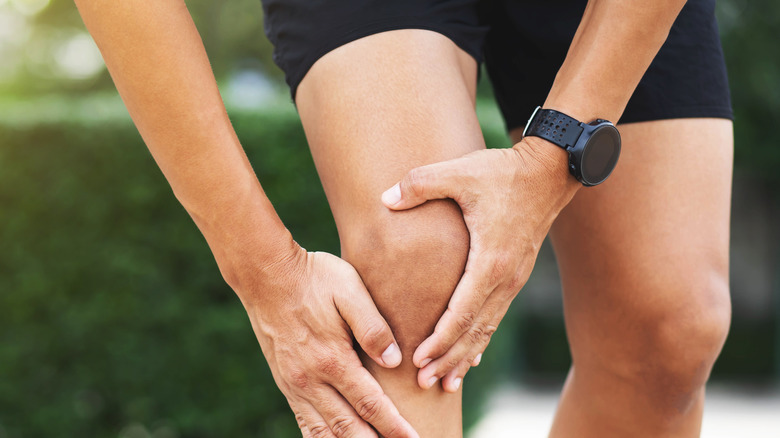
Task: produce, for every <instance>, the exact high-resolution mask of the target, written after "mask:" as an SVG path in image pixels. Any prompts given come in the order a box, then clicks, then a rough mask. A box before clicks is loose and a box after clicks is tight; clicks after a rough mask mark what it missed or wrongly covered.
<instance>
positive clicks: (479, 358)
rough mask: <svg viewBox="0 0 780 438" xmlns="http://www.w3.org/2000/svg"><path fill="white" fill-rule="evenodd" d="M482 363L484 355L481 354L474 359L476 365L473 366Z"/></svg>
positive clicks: (473, 364)
mask: <svg viewBox="0 0 780 438" xmlns="http://www.w3.org/2000/svg"><path fill="white" fill-rule="evenodd" d="M480 362H482V353H479V354H478V355H477V357H475V358H474V363H472V364H471V365H472V366H477V365H479V363H480Z"/></svg>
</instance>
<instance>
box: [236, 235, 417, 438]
mask: <svg viewBox="0 0 780 438" xmlns="http://www.w3.org/2000/svg"><path fill="white" fill-rule="evenodd" d="M299 249H300V248H299ZM269 274H270V275H269ZM255 277H263V278H266V279H270V282H268V281H266V282H265V284H263V285H262V286H260V285H257V287H245V286H242V287H240V288H239V289H241V290H237V292H238V294H239V296H240V297H241V300H242V302H243V303H244V306H245V308H246V310H247V313H248V314H249V318H250V320H251V322H252V327H253V329H254V331H255V334H256V336H257V339H258V341H259V342H260V346H261V347H262V349H263V354H264V355H265V358H266V360H267V361H268V364H269V366H270V368H271V372H272V373H273V376H274V380H275V381H276V384H277V385H278V386H279V389H281V391H282V393H284V395H285V397H287V401H288V402H289V403H290V407H291V408H292V410H293V411H294V412H295V418H296V420H297V421H298V426H299V427H300V428H301V432H302V433H303V436H304V437H305V438H308V437H312V438H314V437H346V436H349V437H376V436H377V433H376V432H374V430H373V429H372V428H371V426H373V427H374V428H375V429H376V431H377V432H378V433H379V434H381V435H382V436H385V437H397V438H409V437H418V435H417V433H416V432H415V431H414V429H413V428H412V427H411V426H410V425H409V423H407V422H406V420H404V419H403V418H402V417H401V415H400V414H399V413H398V410H397V409H396V407H395V406H394V405H393V402H392V401H390V399H389V398H388V397H387V395H385V393H384V392H383V391H382V388H381V387H380V386H379V384H378V383H377V382H376V380H374V378H373V376H372V375H371V374H369V372H368V370H366V369H365V368H364V367H363V365H362V363H361V362H360V359H359V358H358V355H357V353H356V352H355V350H354V348H353V344H352V336H353V335H354V337H355V338H356V339H357V341H358V343H359V344H360V346H361V347H363V350H364V351H365V352H366V353H367V354H368V355H369V356H370V357H371V358H372V359H373V360H374V361H376V362H377V363H378V364H379V365H381V366H384V367H387V368H393V367H396V366H398V365H399V364H400V363H401V350H400V349H399V348H398V345H397V343H396V341H395V339H394V337H393V333H392V332H391V331H390V327H388V325H387V323H386V322H385V320H384V318H382V316H381V315H380V314H379V311H378V310H377V308H376V306H375V305H374V302H373V300H372V299H371V297H370V295H369V293H368V291H367V290H366V288H365V286H364V285H363V282H362V281H361V279H360V276H359V275H358V274H357V272H356V271H355V270H354V268H352V266H351V265H350V264H349V263H347V262H345V261H343V260H341V259H340V258H338V257H335V256H332V255H330V254H326V253H316V252H315V253H307V252H306V251H304V250H303V249H300V251H298V253H297V254H295V255H293V256H291V257H288V258H287V259H285V260H284V261H282V262H279V263H276V264H275V265H274V266H273V267H271V268H266V269H264V270H262V273H261V274H259V275H256V276H255ZM243 283H245V282H242V284H243ZM250 291H251V292H250ZM369 424H370V425H371V426H369Z"/></svg>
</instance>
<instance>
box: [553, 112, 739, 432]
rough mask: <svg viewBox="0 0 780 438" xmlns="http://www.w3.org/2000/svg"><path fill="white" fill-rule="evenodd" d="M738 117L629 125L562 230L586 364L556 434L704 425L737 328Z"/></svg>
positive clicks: (579, 353)
mask: <svg viewBox="0 0 780 438" xmlns="http://www.w3.org/2000/svg"><path fill="white" fill-rule="evenodd" d="M731 129H732V127H731V122H730V121H728V120H725V119H676V120H663V121H654V122H643V123H633V124H626V125H622V126H620V131H621V134H622V137H623V143H624V148H623V156H622V157H621V158H620V162H619V163H618V167H617V168H616V170H615V172H614V173H613V175H612V176H611V177H610V179H609V180H608V181H607V182H605V183H604V184H603V185H601V186H599V187H595V188H592V189H591V188H585V189H583V190H581V191H580V192H579V193H578V194H577V195H576V196H575V198H574V200H573V201H572V203H571V204H570V205H569V206H568V207H567V208H566V209H565V210H564V211H563V212H562V213H561V215H560V216H559V218H558V220H557V221H556V223H555V225H554V226H553V229H552V232H551V237H552V242H553V246H554V248H555V253H556V256H557V259H558V264H559V267H560V271H561V276H562V280H563V291H564V314H565V320H566V329H567V333H568V337H569V343H570V347H571V352H572V357H573V366H572V369H571V372H570V374H569V377H568V379H567V382H566V385H565V387H564V390H563V394H562V398H561V401H560V405H559V408H558V412H557V415H556V417H555V421H554V425H553V428H552V431H551V436H552V437H613V436H614V437H625V436H632V437H645V436H646V437H697V436H699V432H700V428H701V418H702V407H703V403H704V387H705V383H706V381H707V379H708V377H709V374H710V371H711V369H712V366H713V363H714V362H715V359H716V358H717V356H718V354H719V353H720V350H721V348H722V346H723V343H724V341H725V338H726V334H727V332H728V327H729V323H730V314H731V308H730V300H729V288H728V247H729V211H730V200H731V168H732V161H733V160H732V155H733V152H732V150H733V142H732V131H731Z"/></svg>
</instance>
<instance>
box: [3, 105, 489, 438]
mask: <svg viewBox="0 0 780 438" xmlns="http://www.w3.org/2000/svg"><path fill="white" fill-rule="evenodd" d="M40 108H42V109H41V111H43V110H45V108H44V107H43V106H41V107H40ZM19 111H20V112H21V113H16V116H15V117H16V118H14V117H10V116H9V117H6V121H5V122H0V208H2V211H0V242H2V244H1V245H2V246H1V247H2V251H0V290H1V292H0V437H3V438H6V437H53V436H73V437H76V436H117V434H120V433H121V432H122V431H123V430H124V433H123V435H124V436H128V437H129V436H144V435H143V434H142V433H143V430H142V429H141V428H145V429H146V430H147V432H149V433H152V435H153V436H154V437H158V438H159V437H169V436H180V437H193V438H194V437H235V436H256V437H293V436H300V435H299V434H298V433H297V428H296V425H295V422H294V419H293V416H292V415H291V414H290V412H289V409H288V407H287V404H286V402H285V400H284V398H283V397H282V395H281V393H280V392H279V391H278V390H277V389H276V387H275V385H274V384H273V380H272V377H271V375H270V372H269V370H268V367H267V365H266V363H265V361H264V359H263V357H262V355H261V351H260V348H259V347H258V345H257V341H256V339H255V338H254V335H253V333H252V330H251V327H250V325H249V321H248V319H247V317H246V314H245V313H244V310H243V308H242V306H241V304H240V302H239V301H238V299H236V298H235V296H234V294H233V293H232V291H231V290H230V289H229V288H228V287H227V286H226V285H225V284H224V282H223V281H222V278H221V276H220V274H219V272H218V270H217V267H216V264H215V262H214V261H213V259H212V256H211V254H210V252H209V250H208V248H207V245H206V243H205V241H204V239H203V238H202V237H201V236H200V234H199V233H198V231H197V229H196V227H195V225H194V224H193V223H192V221H191V220H190V218H189V217H188V215H187V214H186V212H185V211H184V210H183V208H181V207H180V205H179V204H178V203H177V201H176V199H175V198H174V196H173V194H172V192H171V190H170V188H169V187H168V185H167V183H166V181H165V180H164V178H163V176H162V174H161V173H160V171H159V170H158V169H157V167H156V165H155V163H154V161H153V160H152V158H151V156H150V155H149V153H148V151H147V150H146V148H145V147H144V145H143V143H142V141H141V138H140V136H139V135H138V133H137V132H136V130H135V128H134V127H133V126H132V125H131V124H130V123H129V121H127V119H126V118H112V117H108V118H100V117H92V118H82V117H78V116H73V114H77V113H78V108H77V105H76V107H73V109H72V111H71V114H70V116H64V117H65V119H62V118H60V119H59V120H58V119H57V118H56V117H51V118H49V119H48V120H46V117H39V118H38V119H35V118H33V119H28V118H26V117H24V116H19V114H22V113H23V112H24V111H25V109H24V107H23V106H19ZM54 113H57V112H56V111H55V112H54ZM41 119H44V121H42V122H41V121H40V120H41ZM233 119H234V124H235V127H236V130H237V132H238V133H239V137H240V138H241V140H242V142H243V144H244V145H245V147H246V149H247V153H248V155H249V157H250V159H251V161H252V163H253V165H254V167H255V169H256V171H257V173H258V175H259V177H260V179H261V181H262V182H263V185H264V187H265V188H266V190H267V193H268V195H269V197H270V198H271V200H272V201H273V203H274V205H275V206H276V208H277V209H278V211H279V214H280V215H281V216H282V218H283V220H284V221H285V223H286V224H287V226H288V227H289V228H290V229H291V230H292V233H293V235H294V236H295V237H296V239H297V240H298V241H299V242H300V243H301V244H302V245H303V246H305V247H306V248H309V249H316V250H324V251H330V252H335V253H337V252H338V238H337V234H336V229H335V225H334V223H333V219H332V217H331V214H330V211H329V209H328V206H327V203H326V200H325V197H324V194H323V192H322V188H321V186H320V184H319V181H318V178H317V175H316V173H315V170H314V166H313V163H312V160H311V156H310V154H309V152H308V149H307V147H306V142H305V138H304V135H303V132H302V129H301V127H300V123H299V122H298V120H297V117H295V115H294V113H293V112H292V111H282V112H270V111H269V112H266V113H259V114H239V115H236V116H234V117H233ZM8 120H12V122H9V121H8ZM30 120H32V122H30V123H27V122H28V121H30ZM36 120H38V121H36ZM499 132H500V131H499ZM497 141H500V134H499V138H498V140H497ZM497 342H501V341H500V340H499V341H497ZM498 360H499V359H498V358H491V359H489V360H487V363H486V366H483V367H480V368H482V369H483V370H484V371H482V372H481V374H480V373H472V375H470V376H469V380H471V381H472V382H473V383H471V384H470V385H468V386H467V387H468V388H470V390H469V391H468V392H467V396H466V400H467V402H466V403H467V412H468V413H469V414H468V415H467V421H468V422H469V423H473V421H474V419H475V418H476V416H477V414H478V412H479V410H478V406H479V401H480V400H481V399H482V396H483V394H484V390H481V389H478V388H483V387H485V386H487V384H488V383H489V381H490V380H491V379H492V377H491V374H492V373H491V372H490V370H491V367H492V365H491V363H495V362H497V361H498ZM139 433H141V435H138V434H139Z"/></svg>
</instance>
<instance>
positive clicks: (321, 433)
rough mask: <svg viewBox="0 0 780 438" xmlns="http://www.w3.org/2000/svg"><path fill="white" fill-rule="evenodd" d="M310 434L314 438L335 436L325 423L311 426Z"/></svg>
mask: <svg viewBox="0 0 780 438" xmlns="http://www.w3.org/2000/svg"><path fill="white" fill-rule="evenodd" d="M309 433H311V436H312V438H328V437H330V436H332V435H333V434H332V433H330V428H329V427H328V426H327V425H326V424H323V423H317V424H312V425H311V426H309Z"/></svg>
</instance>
